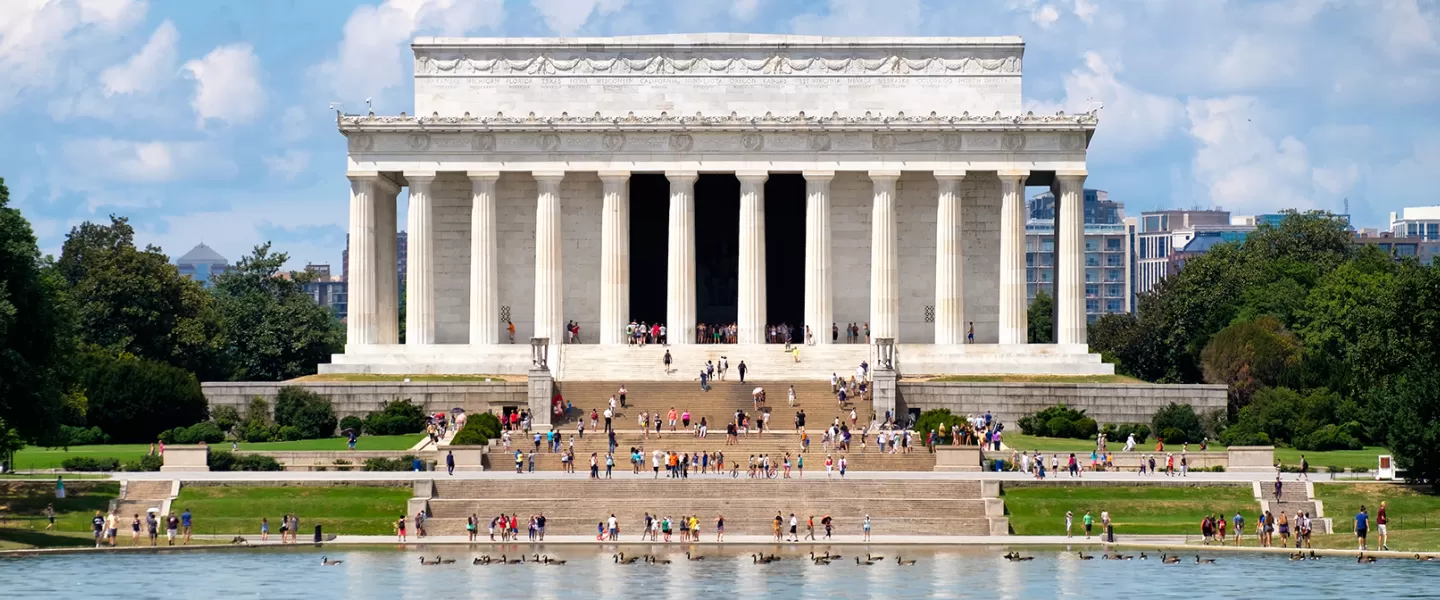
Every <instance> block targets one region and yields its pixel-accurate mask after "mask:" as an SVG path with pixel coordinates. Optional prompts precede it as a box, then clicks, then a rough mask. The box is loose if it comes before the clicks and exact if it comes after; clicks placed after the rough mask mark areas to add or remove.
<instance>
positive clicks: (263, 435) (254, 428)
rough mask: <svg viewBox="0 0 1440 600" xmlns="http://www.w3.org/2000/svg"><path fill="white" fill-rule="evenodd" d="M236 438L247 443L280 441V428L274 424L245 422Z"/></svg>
mask: <svg viewBox="0 0 1440 600" xmlns="http://www.w3.org/2000/svg"><path fill="white" fill-rule="evenodd" d="M236 437H238V438H240V439H242V440H244V441H247V442H273V441H276V440H279V439H280V426H278V425H276V424H274V423H250V422H247V423H246V424H245V425H244V426H243V427H242V428H241V429H240V430H239V431H238V432H236Z"/></svg>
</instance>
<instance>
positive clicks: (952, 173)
mask: <svg viewBox="0 0 1440 600" xmlns="http://www.w3.org/2000/svg"><path fill="white" fill-rule="evenodd" d="M964 178H965V170H964V169H946V170H943V171H935V180H936V181H947V180H950V181H955V180H960V179H964Z"/></svg>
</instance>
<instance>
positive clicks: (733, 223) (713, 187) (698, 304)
mask: <svg viewBox="0 0 1440 600" xmlns="http://www.w3.org/2000/svg"><path fill="white" fill-rule="evenodd" d="M739 267H740V180H739V179H736V178H735V175H734V174H732V173H723V174H703V175H701V176H700V178H699V179H698V180H696V181H695V321H696V322H697V323H705V324H706V325H712V324H716V323H722V324H725V325H729V324H730V323H733V322H735V319H736V312H737V307H736V304H737V302H738V301H739V293H740V288H739V287H738V283H737V276H738V275H737V272H738V270H739Z"/></svg>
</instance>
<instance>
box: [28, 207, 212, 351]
mask: <svg viewBox="0 0 1440 600" xmlns="http://www.w3.org/2000/svg"><path fill="white" fill-rule="evenodd" d="M55 266H56V271H57V272H58V273H59V275H60V277H61V279H62V280H63V281H64V282H65V286H66V292H67V295H68V296H69V298H70V299H71V300H72V302H73V306H74V313H75V319H76V331H77V333H78V335H79V338H80V342H81V343H82V344H93V345H96V346H99V347H101V348H105V349H106V350H108V351H110V352H113V353H127V354H133V355H135V356H139V357H142V358H148V359H151V360H159V361H164V362H167V363H170V364H172V365H175V366H177V367H180V368H183V369H188V370H190V371H192V372H194V373H196V374H197V375H198V376H199V377H201V378H203V379H215V378H218V377H222V376H223V375H224V372H225V369H224V368H223V366H222V365H221V364H220V361H219V360H218V359H219V358H220V348H221V346H222V337H221V336H220V323H219V318H218V316H217V315H216V313H215V310H214V298H213V297H212V296H211V295H210V294H208V293H206V292H205V291H204V290H203V289H202V288H201V286H200V284H199V283H197V282H195V281H194V280H191V279H190V278H188V277H183V276H181V275H180V272H179V270H177V269H176V267H175V266H174V265H171V264H170V259H169V257H167V256H165V254H164V253H163V252H161V251H160V249H159V248H156V247H154V246H148V247H146V248H145V249H143V250H141V249H138V248H136V247H135V231H134V228H132V227H131V226H130V223H129V222H128V220H127V219H125V218H124V217H116V216H113V215H112V216H111V217H110V224H109V225H99V224H96V223H91V222H88V221H87V222H85V223H82V224H80V225H79V226H77V227H75V228H73V229H71V230H70V233H69V235H67V236H66V239H65V245H64V246H63V248H62V249H61V254H60V259H59V261H58V262H57V263H56V265H55Z"/></svg>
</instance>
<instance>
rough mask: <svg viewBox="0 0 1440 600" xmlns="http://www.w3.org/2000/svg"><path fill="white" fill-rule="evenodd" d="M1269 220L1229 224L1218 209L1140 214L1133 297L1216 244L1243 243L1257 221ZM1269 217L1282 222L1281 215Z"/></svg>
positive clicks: (1227, 214)
mask: <svg viewBox="0 0 1440 600" xmlns="http://www.w3.org/2000/svg"><path fill="white" fill-rule="evenodd" d="M1271 216H1272V215H1260V216H1256V217H1239V218H1236V219H1233V220H1232V219H1231V217H1230V212H1229V211H1225V210H1219V209H1215V210H1208V209H1207V210H1157V211H1150V212H1144V213H1140V219H1139V220H1138V223H1137V225H1138V226H1137V227H1136V228H1135V232H1134V236H1135V237H1134V244H1133V246H1134V253H1135V256H1134V262H1135V284H1134V290H1135V294H1136V295H1139V294H1144V293H1148V292H1149V291H1150V290H1152V289H1154V288H1155V286H1156V285H1157V284H1159V283H1160V280H1162V279H1165V278H1166V277H1169V276H1170V275H1172V274H1174V273H1177V272H1179V270H1180V268H1181V267H1183V266H1184V264H1185V261H1186V260H1188V259H1190V258H1194V257H1195V256H1199V255H1200V254H1204V253H1205V252H1207V251H1209V250H1210V248H1212V247H1214V246H1215V245H1217V244H1222V243H1226V242H1240V241H1244V240H1245V236H1246V235H1249V233H1250V232H1251V231H1254V230H1255V228H1256V222H1257V221H1258V220H1264V219H1269V217H1271ZM1273 216H1279V217H1281V218H1283V215H1273ZM1266 222H1268V221H1266ZM1275 222H1277V223H1278V220H1277V221H1275Z"/></svg>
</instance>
